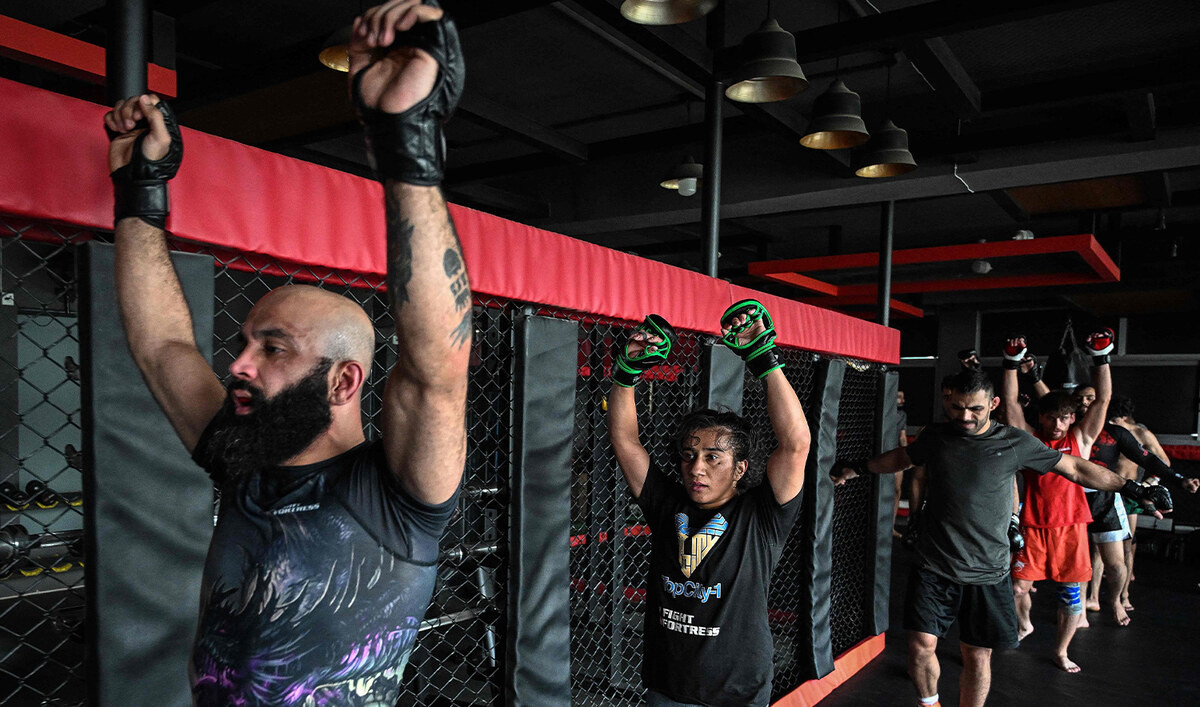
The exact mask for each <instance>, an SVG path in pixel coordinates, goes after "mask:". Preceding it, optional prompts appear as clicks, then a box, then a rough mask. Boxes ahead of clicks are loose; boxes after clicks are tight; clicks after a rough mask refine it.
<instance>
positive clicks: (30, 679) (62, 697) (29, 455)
mask: <svg viewBox="0 0 1200 707" xmlns="http://www.w3.org/2000/svg"><path fill="white" fill-rule="evenodd" d="M88 238H90V233H86V232H81V231H79V230H77V229H70V228H62V227H55V226H51V225H48V224H41V223H29V222H23V221H17V220H14V219H10V218H8V217H5V216H0V398H3V402H2V404H0V415H3V422H2V423H0V704H5V705H67V704H82V702H83V693H84V686H83V659H84V646H83V636H82V620H83V605H84V594H83V590H84V570H83V550H82V539H83V538H82V535H83V507H82V506H83V500H82V493H81V488H82V478H81V474H80V470H81V468H82V465H83V462H82V454H81V452H80V450H81V448H82V444H81V440H80V437H81V435H80V426H79V425H80V423H79V417H80V404H81V402H80V401H81V398H80V368H79V360H80V354H79V327H78V310H77V306H76V305H77V286H76V282H77V279H76V255H77V252H76V247H75V245H76V244H77V243H79V242H82V241H84V240H87V239H88Z"/></svg>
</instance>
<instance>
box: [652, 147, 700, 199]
mask: <svg viewBox="0 0 1200 707" xmlns="http://www.w3.org/2000/svg"><path fill="white" fill-rule="evenodd" d="M703 178H704V165H702V164H698V163H697V162H696V159H695V158H694V157H692V156H691V155H689V156H687V157H684V158H683V161H682V162H680V163H679V164H677V165H675V167H674V168H672V169H671V171H670V172H668V173H667V176H665V177H663V180H662V181H661V182H659V183H658V185H659V186H660V187H662V188H663V189H677V190H679V195H680V196H692V195H693V194H695V193H696V190H697V189H699V188H700V180H701V179H703Z"/></svg>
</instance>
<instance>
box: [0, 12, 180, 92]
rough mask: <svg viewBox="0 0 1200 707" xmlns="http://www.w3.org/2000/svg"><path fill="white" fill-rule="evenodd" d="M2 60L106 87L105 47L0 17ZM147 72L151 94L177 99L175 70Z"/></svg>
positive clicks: (153, 67)
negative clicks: (33, 66) (17, 62)
mask: <svg viewBox="0 0 1200 707" xmlns="http://www.w3.org/2000/svg"><path fill="white" fill-rule="evenodd" d="M0 56H5V57H7V58H9V59H15V60H17V61H21V62H24V63H26V64H33V65H35V66H40V67H42V68H45V69H49V70H51V71H55V72H57V73H60V74H66V75H67V76H72V77H74V78H77V79H81V80H83V81H88V82H90V83H95V84H101V85H103V84H104V76H105V72H104V47H98V46H96V45H95V44H88V43H87V42H84V41H81V40H78V39H75V38H74V37H68V36H66V35H63V34H59V33H57V32H51V31H50V30H48V29H43V28H41V27H38V26H36V25H31V24H29V23H27V22H21V21H20V20H14V19H13V18H11V17H5V16H3V15H0ZM146 68H147V83H148V84H149V88H150V90H151V91H153V92H154V93H157V94H158V95H160V96H163V97H166V98H174V97H175V96H176V95H177V91H178V88H177V86H176V81H175V72H174V71H173V70H171V69H167V68H165V67H162V66H159V65H158V64H147V67H146Z"/></svg>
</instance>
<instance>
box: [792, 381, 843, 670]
mask: <svg viewBox="0 0 1200 707" xmlns="http://www.w3.org/2000/svg"><path fill="white" fill-rule="evenodd" d="M845 373H846V363H845V361H840V360H832V361H831V360H822V361H820V362H819V363H817V373H816V377H815V379H814V382H813V392H812V399H811V400H810V401H808V403H807V404H806V405H805V406H804V407H805V412H806V414H807V415H808V424H809V427H810V429H811V432H812V440H813V442H812V447H811V449H810V450H809V455H808V467H807V470H806V472H805V474H804V506H803V508H802V510H801V511H800V513H801V519H800V524H801V526H802V527H803V529H804V532H805V534H806V541H807V542H806V551H805V554H806V555H807V558H806V559H807V561H808V564H809V567H810V568H811V569H812V571H811V572H809V573H808V576H807V577H806V578H805V579H806V584H805V585H804V586H803V587H802V588H801V591H802V594H803V595H805V596H806V597H807V598H808V599H809V606H811V607H812V613H811V614H810V615H809V616H801V617H799V621H800V622H801V630H800V631H799V632H798V634H797V637H796V640H797V644H798V645H800V646H803V645H804V644H805V643H808V644H809V645H811V646H812V652H811V653H810V654H809V655H808V656H805V655H804V651H803V650H798V651H797V652H796V659H797V660H799V661H804V660H806V659H807V661H808V664H807V665H805V666H804V667H805V668H806V670H807V671H808V674H809V675H810V676H811V677H813V678H822V677H825V676H826V675H828V674H829V673H831V672H833V647H832V639H831V636H830V632H829V611H830V606H829V591H830V576H831V574H832V569H831V564H832V559H831V558H832V552H833V533H832V528H833V479H831V478H829V472H830V470H831V469H833V465H834V462H835V460H836V458H837V423H838V408H839V406H840V405H841V399H842V380H843V378H844V377H845Z"/></svg>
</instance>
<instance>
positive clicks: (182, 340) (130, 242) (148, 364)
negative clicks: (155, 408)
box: [104, 95, 225, 453]
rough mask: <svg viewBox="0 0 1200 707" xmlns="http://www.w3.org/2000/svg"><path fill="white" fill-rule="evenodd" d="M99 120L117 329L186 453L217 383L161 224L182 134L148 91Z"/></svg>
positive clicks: (219, 391) (216, 397)
mask: <svg viewBox="0 0 1200 707" xmlns="http://www.w3.org/2000/svg"><path fill="white" fill-rule="evenodd" d="M104 127H105V128H106V129H107V130H108V133H109V136H110V137H111V138H112V141H111V143H110V144H109V150H108V166H109V171H110V172H111V173H112V179H113V187H114V192H115V197H116V211H115V218H116V224H115V227H114V229H113V230H114V237H115V241H116V249H115V261H116V272H115V278H116V287H117V305H118V307H119V309H120V313H121V322H122V324H123V325H124V328H125V337H126V340H127V341H128V343H129V351H130V353H131V354H132V355H133V360H134V362H135V363H136V364H137V366H138V368H139V369H140V370H141V372H142V377H143V378H144V379H145V381H146V385H147V386H148V387H149V388H150V392H151V394H153V395H154V399H155V400H157V401H158V404H159V406H160V407H162V409H163V412H164V413H165V414H166V416H167V419H168V420H169V421H170V423H171V426H172V427H174V428H175V433H176V434H178V435H179V439H180V440H182V441H183V444H184V446H185V447H186V448H187V450H188V452H189V453H191V452H192V450H193V449H195V447H196V442H197V441H199V439H200V434H201V433H202V432H204V428H205V427H206V426H207V425H208V423H209V422H210V421H211V420H212V418H213V417H214V416H215V415H216V414H217V411H218V410H219V409H220V407H221V403H222V401H223V399H224V396H225V390H224V388H223V387H222V386H221V382H220V380H218V378H217V376H216V374H215V373H213V370H212V368H211V367H210V366H209V364H208V362H207V361H205V360H204V357H203V356H202V355H201V354H200V351H199V350H198V349H197V348H196V338H195V335H194V334H193V331H192V315H191V311H190V310H189V309H188V305H187V301H186V300H185V299H184V297H183V288H182V287H181V286H180V284H179V276H178V275H177V274H176V273H175V267H174V266H173V265H172V264H171V257H170V252H169V251H168V249H167V241H166V233H165V232H164V230H163V229H164V228H165V226H166V220H167V210H168V202H167V181H168V180H169V179H171V177H173V176H175V172H176V171H177V170H178V169H179V164H180V161H181V160H182V157H183V141H182V138H181V137H180V134H179V127H178V125H177V124H176V122H175V118H174V116H173V115H172V113H171V111H170V109H169V107H167V105H166V104H165V103H160V102H159V99H158V97H157V96H153V95H144V96H137V97H134V98H130V99H127V100H124V101H121V102H119V103H117V105H116V106H115V107H114V108H113V110H112V111H110V112H109V113H107V114H106V115H105V116H104Z"/></svg>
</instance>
